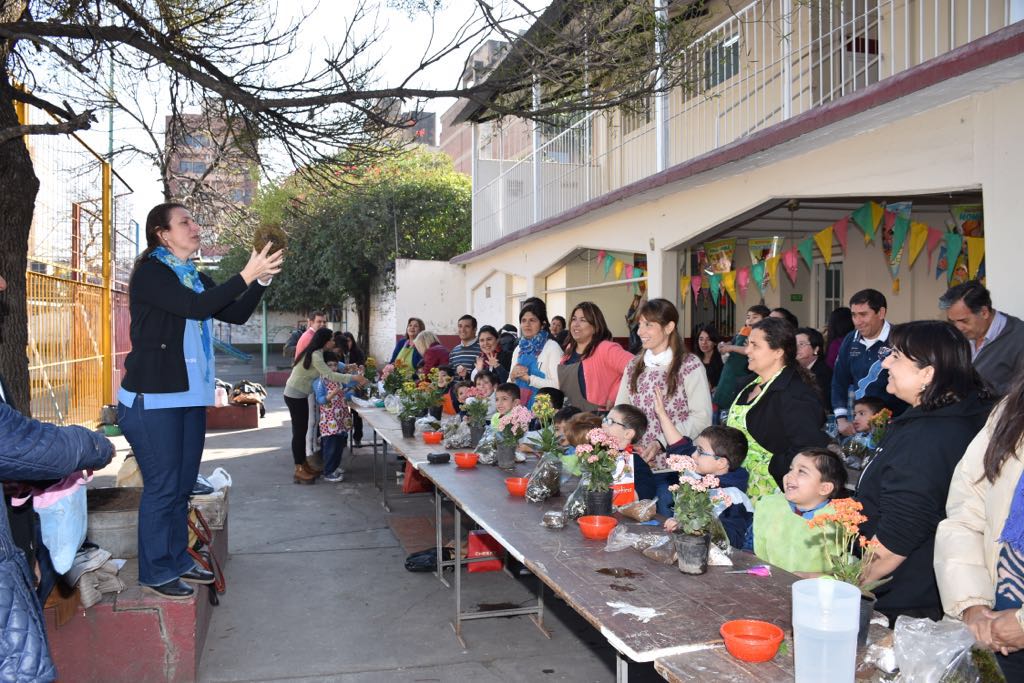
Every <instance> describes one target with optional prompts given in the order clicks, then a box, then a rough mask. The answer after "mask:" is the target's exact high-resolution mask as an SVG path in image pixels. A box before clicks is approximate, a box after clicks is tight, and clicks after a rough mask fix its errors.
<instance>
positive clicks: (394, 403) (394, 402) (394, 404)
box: [384, 394, 402, 415]
mask: <svg viewBox="0 0 1024 683" xmlns="http://www.w3.org/2000/svg"><path fill="white" fill-rule="evenodd" d="M384 410H386V411H388V412H389V413H391V414H392V415H398V413H400V412H402V399H400V398H399V397H398V395H397V394H390V395H388V396H385V397H384Z"/></svg>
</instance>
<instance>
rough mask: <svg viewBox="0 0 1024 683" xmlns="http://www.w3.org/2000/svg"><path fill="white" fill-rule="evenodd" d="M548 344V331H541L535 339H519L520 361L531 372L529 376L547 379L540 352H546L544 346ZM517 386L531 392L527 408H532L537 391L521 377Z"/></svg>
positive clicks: (517, 381)
mask: <svg viewBox="0 0 1024 683" xmlns="http://www.w3.org/2000/svg"><path fill="white" fill-rule="evenodd" d="M547 343H548V331H547V330H541V331H540V332H539V333H538V334H537V335H536V336H535V337H533V339H527V338H525V337H520V338H519V359H518V363H519V364H520V365H524V366H526V369H527V370H529V374H530V375H533V376H534V377H540V378H541V379H545V378H547V375H545V374H544V372H543V371H542V370H541V369H540V363H539V362H538V361H539V359H540V352H541V351H543V350H544V345H545V344H547ZM516 384H517V385H518V386H519V388H520V389H526V390H527V391H528V392H530V400H529V401H527V403H526V407H527V408H530V407H532V406H533V398H534V396H536V395H537V390H536V389H535V388H534V387H531V386H530V382H529V380H528V379H523V378H522V377H520V378H519V379H517V380H516Z"/></svg>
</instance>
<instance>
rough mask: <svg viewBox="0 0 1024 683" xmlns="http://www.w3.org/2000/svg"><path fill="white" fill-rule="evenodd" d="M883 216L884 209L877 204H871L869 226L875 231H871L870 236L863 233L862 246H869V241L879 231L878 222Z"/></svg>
mask: <svg viewBox="0 0 1024 683" xmlns="http://www.w3.org/2000/svg"><path fill="white" fill-rule="evenodd" d="M884 215H885V207H883V206H882V205H881V204H879V203H878V202H871V224H872V225H874V226H875V229H874V230H872V231H871V234H868V233H864V244H870V243H871V240H872V239H874V237H875V233H876V232H878V230H880V229H881V225H879V221H881V220H882V216H884Z"/></svg>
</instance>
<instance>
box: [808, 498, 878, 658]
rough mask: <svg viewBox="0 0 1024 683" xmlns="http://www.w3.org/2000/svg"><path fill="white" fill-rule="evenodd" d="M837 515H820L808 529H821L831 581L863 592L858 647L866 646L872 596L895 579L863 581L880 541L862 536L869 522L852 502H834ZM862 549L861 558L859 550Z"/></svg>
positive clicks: (872, 607) (809, 523)
mask: <svg viewBox="0 0 1024 683" xmlns="http://www.w3.org/2000/svg"><path fill="white" fill-rule="evenodd" d="M831 505H832V509H833V510H834V512H830V513H824V514H820V515H817V516H816V517H815V518H814V519H809V520H807V526H809V527H811V528H812V529H819V530H820V531H821V534H822V539H823V541H824V547H825V557H826V558H827V560H828V563H829V567H830V572H829V576H831V577H832V578H834V579H836V580H838V581H843V582H845V583H849V584H851V585H853V586H856V587H857V588H858V589H859V590H860V592H861V602H860V631H859V632H858V634H857V644H858V646H862V645H864V643H865V642H866V640H867V636H868V624H869V623H870V622H871V613H872V612H874V609H875V594H874V593H873V592H872V591H874V590H875V589H876V588H878V587H879V586H881V585H882V584H884V583H886V582H888V581H889V580H890V579H891V578H892V577H887V578H884V579H880V580H878V581H869V582H865V581H864V570H865V568H866V567H867V566H868V565H869V564H870V563H871V558H872V557H873V556H874V554H875V551H876V550H877V549H878V545H879V543H878V541H876V540H869V539H868V538H866V537H865V536H862V535H861V534H860V525H861V524H863V523H864V522H866V521H867V519H868V518H867V517H865V516H864V515H863V514H861V511H862V510H863V509H864V506H863V505H862V504H861V503H859V502H858V501H856V500H854V499H853V498H838V499H836V500H833V501H832V503H831ZM858 548H859V549H860V557H858V556H857V550H858Z"/></svg>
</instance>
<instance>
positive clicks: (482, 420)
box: [462, 389, 491, 448]
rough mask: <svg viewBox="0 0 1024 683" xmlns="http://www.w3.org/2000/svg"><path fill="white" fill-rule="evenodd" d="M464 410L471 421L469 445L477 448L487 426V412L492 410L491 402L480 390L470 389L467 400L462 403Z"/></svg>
mask: <svg viewBox="0 0 1024 683" xmlns="http://www.w3.org/2000/svg"><path fill="white" fill-rule="evenodd" d="M462 410H463V412H464V413H466V418H467V419H468V421H469V445H470V447H471V448H476V446H477V444H478V443H480V439H482V438H483V435H484V430H485V429H486V428H487V417H488V415H487V414H488V413H489V412H490V411H491V407H490V404H489V403H488V402H487V399H486V398H484V397H483V396H481V395H480V392H478V391H477V390H476V389H470V390H469V396H468V397H467V398H466V402H465V403H463V404H462Z"/></svg>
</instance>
